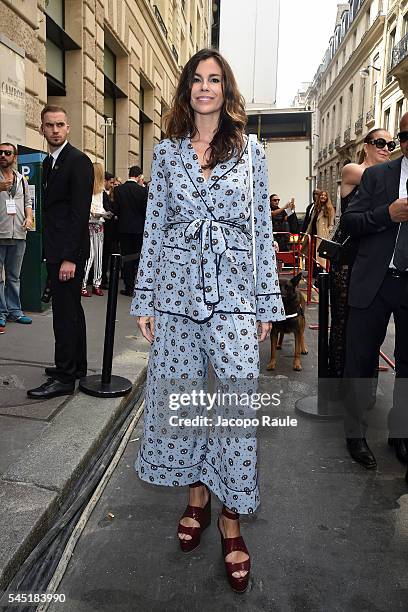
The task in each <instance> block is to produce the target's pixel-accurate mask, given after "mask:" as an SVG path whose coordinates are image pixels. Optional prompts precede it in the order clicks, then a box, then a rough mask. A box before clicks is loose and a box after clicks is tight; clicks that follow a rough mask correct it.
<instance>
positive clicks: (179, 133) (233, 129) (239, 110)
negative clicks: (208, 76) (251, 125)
mask: <svg viewBox="0 0 408 612" xmlns="http://www.w3.org/2000/svg"><path fill="white" fill-rule="evenodd" d="M210 58H213V59H214V60H215V61H216V62H217V63H218V65H219V66H220V68H221V72H222V92H223V96H224V103H223V106H222V109H221V113H220V120H219V124H218V129H217V132H216V133H215V135H214V138H213V139H212V141H211V142H210V146H209V149H210V155H209V158H208V159H209V161H208V165H207V168H214V166H215V165H216V164H218V163H220V162H225V161H227V160H228V159H231V157H234V156H235V155H236V156H239V155H241V153H242V150H243V147H244V133H245V126H246V123H247V116H246V113H245V103H244V99H243V97H242V96H241V94H240V93H239V90H238V86H237V82H236V80H235V77H234V74H233V72H232V70H231V67H230V65H229V64H228V62H227V61H226V60H225V59H224V58H223V57H222V55H221V54H220V53H218V51H216V50H215V49H201V51H198V53H196V54H195V55H193V57H191V58H190V59H189V60H188V62H187V64H186V65H185V66H184V68H183V71H182V73H181V75H180V79H179V82H178V85H177V89H176V93H175V95H174V99H173V104H172V107H171V109H170V110H169V112H168V114H167V115H166V117H165V125H166V137H167V138H171V139H172V140H175V139H178V138H185V137H187V136H190V137H191V138H194V136H195V135H196V134H197V127H196V125H195V121H194V111H193V109H192V107H191V104H190V98H191V88H192V85H193V80H194V76H195V74H196V70H197V66H198V64H199V63H200V62H202V61H204V60H207V59H210Z"/></svg>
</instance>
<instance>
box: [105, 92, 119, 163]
mask: <svg viewBox="0 0 408 612" xmlns="http://www.w3.org/2000/svg"><path fill="white" fill-rule="evenodd" d="M103 118H104V123H105V125H104V139H105V141H104V167H105V170H106V172H111V173H112V174H115V134H114V127H113V126H114V125H115V123H116V100H115V98H113V97H112V96H109V95H108V94H105V97H104V104H103ZM108 119H109V120H110V119H111V120H112V127H110V126H108V125H107V123H108V121H107V120H108Z"/></svg>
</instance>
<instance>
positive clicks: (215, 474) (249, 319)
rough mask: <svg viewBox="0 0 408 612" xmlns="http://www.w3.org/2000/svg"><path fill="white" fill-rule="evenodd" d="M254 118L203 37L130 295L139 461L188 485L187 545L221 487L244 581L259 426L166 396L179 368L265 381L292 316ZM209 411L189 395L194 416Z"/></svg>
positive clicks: (228, 552) (147, 474)
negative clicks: (139, 409)
mask: <svg viewBox="0 0 408 612" xmlns="http://www.w3.org/2000/svg"><path fill="white" fill-rule="evenodd" d="M245 125H246V115H245V111H244V106H243V100H242V97H241V96H240V94H239V92H238V89H237V85H236V82H235V78H234V75H233V73H232V71H231V68H230V67H229V65H228V64H227V62H226V61H225V60H224V59H223V57H222V56H221V55H220V54H219V53H218V52H217V51H215V50H207V49H204V50H201V51H199V52H198V53H196V55H194V56H193V57H192V58H191V59H190V60H189V62H188V63H187V64H186V66H185V68H184V70H183V72H182V74H181V77H180V81H179V84H178V87H177V90H176V93H175V97H174V102H173V106H172V109H171V110H170V113H169V115H168V117H167V136H168V137H167V138H166V139H165V140H163V141H162V142H161V143H159V144H158V145H157V146H156V147H155V149H154V155H153V163H152V170H151V184H150V188H149V201H148V208H147V216H146V224H145V232H144V242H143V248H142V253H141V258H140V264H139V270H138V275H137V280H136V285H135V292H134V298H133V302H132V308H131V313H132V314H133V315H136V316H138V317H139V319H138V324H139V327H140V329H141V331H142V334H143V336H144V337H145V338H146V339H147V340H148V341H149V342H150V343H151V351H150V358H149V366H148V378H147V392H146V401H145V421H144V439H143V442H142V444H141V448H140V451H139V455H138V458H137V461H136V469H137V471H138V474H139V476H140V478H142V479H143V480H145V481H147V482H151V483H153V484H159V485H167V486H183V485H189V487H190V489H189V501H188V506H187V508H186V510H185V512H184V514H183V516H182V517H181V519H180V523H179V525H178V538H179V542H180V546H181V549H182V550H183V551H184V552H189V551H190V550H193V549H194V548H195V547H196V546H198V544H199V542H200V537H201V533H202V531H203V530H204V529H205V528H206V527H207V526H208V525H209V523H210V519H211V506H210V503H211V492H212V493H214V494H215V495H216V496H217V497H218V498H219V499H220V500H221V501H222V502H223V509H222V513H221V515H220V517H219V520H218V527H219V530H220V533H221V541H222V549H223V556H224V560H225V567H226V571H227V576H228V579H229V582H230V585H231V587H232V588H233V589H234V590H236V591H240V592H242V591H244V590H245V589H246V588H247V585H248V579H249V570H250V558H249V554H248V550H247V548H246V546H245V543H244V540H243V539H242V537H241V534H240V526H239V513H243V514H249V513H252V512H254V511H255V509H256V507H257V506H258V504H259V491H258V474H257V447H256V437H255V435H254V434H253V433H245V432H244V431H243V430H241V431H240V432H238V433H237V430H234V433H231V432H232V430H231V429H228V428H227V433H225V432H224V434H223V435H218V434H217V433H216V432H215V431H214V429H213V428H211V427H203V428H198V429H191V428H188V427H187V426H186V427H183V426H181V427H179V428H177V431H176V430H174V428H173V429H172V427H171V426H170V420H171V419H170V418H169V415H170V416H173V414H170V413H172V410H171V407H170V408H169V397H170V394H171V392H172V390H173V389H174V381H175V380H176V381H177V383H178V388H181V389H183V390H189V391H190V392H191V391H192V390H193V389H195V390H196V391H197V389H198V388H200V389H204V386H205V384H206V380H207V375H208V367H209V366H210V367H211V368H212V370H213V372H214V374H215V378H216V380H217V381H222V382H223V383H224V384H226V385H227V387H228V388H229V389H235V390H236V389H240V390H241V391H242V389H245V391H247V390H248V389H249V388H252V389H255V390H256V387H254V385H255V383H256V380H257V378H258V376H259V347H258V341H263V340H264V339H265V338H266V337H267V336H268V335H269V333H270V330H271V326H272V321H274V320H280V319H283V318H284V310H283V306H282V302H281V297H280V292H279V282H278V278H277V272H276V262H275V252H274V248H273V235H272V226H271V219H270V214H269V200H268V179H267V169H266V162H265V155H264V152H263V149H262V147H261V146H259V144H258V143H257V142H256V140H253V141H252V140H250V139H248V138H247V137H246V135H245V131H244V129H245ZM249 149H250V150H249ZM251 157H252V168H250V164H249V159H250V158H251ZM250 177H252V185H251V184H250V183H251V181H250ZM252 196H253V202H252V201H251V198H252ZM252 206H253V209H252V210H253V212H252V211H251V207H252ZM253 231H254V233H255V236H254V240H255V243H254V245H253V243H252V240H253V235H252V233H253ZM253 247H254V248H253ZM254 258H255V262H254V261H253V259H254ZM254 263H255V270H256V282H255V280H254ZM190 397H191V396H190ZM192 404H193V402H192ZM184 407H185V405H184ZM235 408H236V410H237V411H238V413H239V414H241V413H242V410H241V411H240V410H238V407H237V406H236V407H235ZM189 410H190V412H188V411H189ZM205 412H206V410H205V408H203V407H202V406H197V407H195V405H191V406H190V407H188V408H187V413H188V414H189V415H190V416H191V414H192V413H193V415H198V414H200V415H203V413H205ZM224 414H227V415H228V416H229V417H231V416H234V410H233V409H232V408H231V407H229V408H225V409H224ZM178 416H180V414H179V415H178ZM235 416H237V415H236V414H235ZM252 416H254V415H252ZM255 416H256V415H255ZM228 432H229V433H230V435H228Z"/></svg>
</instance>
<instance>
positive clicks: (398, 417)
mask: <svg viewBox="0 0 408 612" xmlns="http://www.w3.org/2000/svg"><path fill="white" fill-rule="evenodd" d="M392 314H393V315H394V323H395V350H394V357H395V366H396V372H395V374H396V379H395V383H394V393H393V406H392V409H391V411H390V413H389V415H388V427H389V430H390V436H391V437H395V438H408V393H407V391H408V276H407V275H404V276H400V277H399V278H396V277H394V276H392V275H391V274H387V275H386V277H385V279H384V281H383V283H382V285H381V287H380V289H379V291H378V293H377V295H376V296H375V298H374V300H373V302H372V303H371V304H370V306H369V307H368V308H353V307H351V308H350V311H349V316H348V323H347V332H346V363H345V368H344V377H345V379H347V380H346V381H345V383H346V391H347V393H346V403H345V423H344V424H345V433H346V437H349V438H353V437H365V434H366V430H367V423H368V414H369V411H370V409H371V408H373V405H374V403H375V394H376V386H377V375H378V356H379V352H380V348H381V345H382V343H383V342H384V339H385V336H386V333H387V327H388V323H389V321H390V318H391V315H392Z"/></svg>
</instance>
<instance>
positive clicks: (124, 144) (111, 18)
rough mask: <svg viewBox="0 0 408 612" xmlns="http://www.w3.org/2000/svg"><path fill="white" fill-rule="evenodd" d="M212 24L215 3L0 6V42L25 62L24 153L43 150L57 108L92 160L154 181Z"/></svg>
mask: <svg viewBox="0 0 408 612" xmlns="http://www.w3.org/2000/svg"><path fill="white" fill-rule="evenodd" d="M211 18H212V2H211V0H39V1H38V2H37V1H34V0H33V1H29V2H27V0H1V2H0V37H1V38H0V43H1V45H2V46H4V47H5V48H7V45H9V47H17V50H19V51H20V52H22V53H23V55H24V73H25V74H24V78H25V91H24V95H25V126H26V129H25V143H23V144H24V145H25V147H27V148H28V149H33V150H40V151H41V150H45V144H46V143H45V142H44V139H43V138H42V137H41V135H40V134H39V132H38V128H39V125H40V112H41V109H42V107H43V106H44V105H45V104H46V103H49V104H58V105H61V106H64V107H65V108H66V109H67V112H68V116H69V122H70V141H71V142H72V144H74V145H75V146H77V147H78V148H80V149H82V150H83V151H85V152H86V153H87V154H88V155H89V156H90V158H91V159H92V160H93V161H101V162H104V163H105V167H106V169H107V170H109V171H111V172H113V173H114V174H115V175H119V176H126V175H127V171H128V168H129V166H131V165H134V164H138V165H141V166H142V167H143V168H144V172H145V174H146V175H148V174H149V169H150V163H151V159H152V151H153V147H154V145H155V144H156V143H157V142H158V141H159V140H160V139H161V137H162V135H163V116H164V114H165V112H166V110H167V109H168V108H169V106H170V104H171V100H172V96H173V94H174V90H175V86H176V83H177V79H178V76H179V74H180V69H181V67H182V66H183V65H184V64H185V62H186V61H187V60H188V58H189V57H191V55H193V54H194V53H195V52H196V51H198V50H199V49H200V48H202V47H206V46H208V45H209V41H210V28H211ZM0 125H1V123H0Z"/></svg>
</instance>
